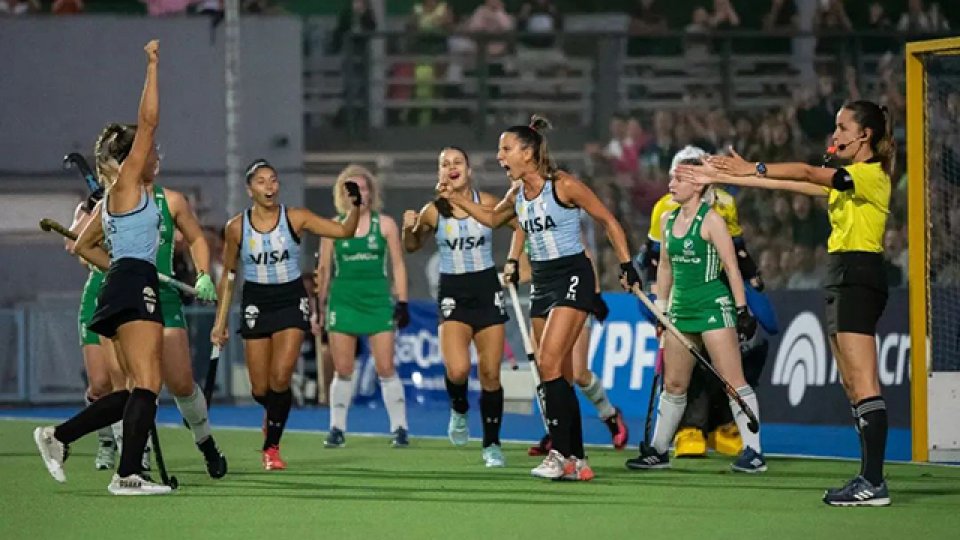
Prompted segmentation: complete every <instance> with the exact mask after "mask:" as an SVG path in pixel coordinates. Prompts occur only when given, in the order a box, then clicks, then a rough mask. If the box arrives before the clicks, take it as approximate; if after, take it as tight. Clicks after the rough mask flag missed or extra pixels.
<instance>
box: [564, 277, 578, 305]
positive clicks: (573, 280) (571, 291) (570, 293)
mask: <svg viewBox="0 0 960 540" xmlns="http://www.w3.org/2000/svg"><path fill="white" fill-rule="evenodd" d="M579 284H580V276H570V286H569V287H567V300H576V299H577V285H579Z"/></svg>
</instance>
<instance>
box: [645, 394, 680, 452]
mask: <svg viewBox="0 0 960 540" xmlns="http://www.w3.org/2000/svg"><path fill="white" fill-rule="evenodd" d="M686 408H687V395H686V394H670V393H668V392H667V391H666V390H664V392H663V393H662V394H660V403H659V404H658V405H657V425H656V427H654V428H653V444H652V446H653V448H654V449H655V450H656V451H657V453H659V454H663V453H665V452H666V451H667V450H669V449H670V441H672V440H673V435H674V434H675V433H676V432H677V426H678V425H680V418H682V417H683V410H684V409H686Z"/></svg>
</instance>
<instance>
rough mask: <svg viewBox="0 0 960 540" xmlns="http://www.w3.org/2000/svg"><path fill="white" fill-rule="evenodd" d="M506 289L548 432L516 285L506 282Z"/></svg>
mask: <svg viewBox="0 0 960 540" xmlns="http://www.w3.org/2000/svg"><path fill="white" fill-rule="evenodd" d="M507 290H508V291H509V292H510V303H511V304H513V314H514V316H515V317H516V318H517V326H519V327H520V337H521V339H522V340H523V350H524V351H525V352H526V353H527V361H528V362H530V374H531V375H532V376H533V385H534V393H536V395H537V405H539V406H540V419H541V420H543V428H544V429H546V430H547V433H549V432H550V426H549V425H548V424H547V409H546V407H545V406H544V404H543V394H542V393H541V392H542V390H543V383H542V381H541V380H540V367H539V365H538V364H537V359H536V351H535V350H534V348H533V342H532V341H531V340H530V333H529V332H528V331H527V321H526V319H524V317H523V309H522V308H521V307H520V300H519V299H518V298H517V287H516V286H515V285H514V284H513V282H511V281H508V282H507Z"/></svg>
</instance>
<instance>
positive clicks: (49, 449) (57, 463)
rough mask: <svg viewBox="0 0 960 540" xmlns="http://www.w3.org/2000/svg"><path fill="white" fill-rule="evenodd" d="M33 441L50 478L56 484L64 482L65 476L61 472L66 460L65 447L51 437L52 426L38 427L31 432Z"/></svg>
mask: <svg viewBox="0 0 960 540" xmlns="http://www.w3.org/2000/svg"><path fill="white" fill-rule="evenodd" d="M33 440H34V442H36V443H37V450H40V457H41V458H43V464H44V465H46V466H47V470H48V471H50V476H52V477H53V479H54V480H56V481H57V482H60V483H63V482H66V481H67V475H66V474H65V473H64V472H63V462H64V460H65V459H66V458H67V447H66V446H65V445H64V444H63V443H62V442H60V441H58V440H57V438H56V437H54V436H53V426H47V427H38V428H37V429H35V430H33Z"/></svg>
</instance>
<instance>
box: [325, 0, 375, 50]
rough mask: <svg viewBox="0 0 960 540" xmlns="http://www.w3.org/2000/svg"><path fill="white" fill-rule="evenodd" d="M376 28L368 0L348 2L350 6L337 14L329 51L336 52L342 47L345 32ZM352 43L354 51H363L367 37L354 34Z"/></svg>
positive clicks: (359, 32) (371, 30) (358, 31)
mask: <svg viewBox="0 0 960 540" xmlns="http://www.w3.org/2000/svg"><path fill="white" fill-rule="evenodd" d="M376 29H377V20H376V19H375V18H374V13H373V9H372V8H371V7H370V2H369V0H353V1H352V2H350V7H349V8H346V9H344V10H343V11H341V12H340V15H339V16H337V27H336V29H334V31H333V42H332V46H331V52H332V53H334V54H336V53H339V52H340V51H341V50H342V49H343V40H344V38H345V37H346V36H347V34H361V33H364V32H373V31H374V30H376ZM352 44H353V50H354V51H363V50H365V49H366V48H367V38H366V37H363V36H355V37H354V38H353V43H352Z"/></svg>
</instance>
